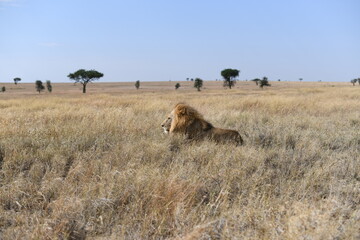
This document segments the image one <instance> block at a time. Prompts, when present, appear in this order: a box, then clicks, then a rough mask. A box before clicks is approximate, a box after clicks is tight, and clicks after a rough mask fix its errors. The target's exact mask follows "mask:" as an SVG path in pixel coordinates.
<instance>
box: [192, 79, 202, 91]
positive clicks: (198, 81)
mask: <svg viewBox="0 0 360 240" xmlns="http://www.w3.org/2000/svg"><path fill="white" fill-rule="evenodd" d="M202 86H203V80H202V79H200V78H195V81H194V88H196V89H197V90H198V91H199V92H200V88H202Z"/></svg>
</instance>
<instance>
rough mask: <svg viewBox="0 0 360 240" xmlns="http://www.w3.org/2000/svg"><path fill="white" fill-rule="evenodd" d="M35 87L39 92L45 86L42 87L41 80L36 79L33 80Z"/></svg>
mask: <svg viewBox="0 0 360 240" xmlns="http://www.w3.org/2000/svg"><path fill="white" fill-rule="evenodd" d="M35 88H36V91H38V92H39V94H40V92H41V91H44V89H45V87H44V85H43V82H42V81H40V80H37V81H36V82H35Z"/></svg>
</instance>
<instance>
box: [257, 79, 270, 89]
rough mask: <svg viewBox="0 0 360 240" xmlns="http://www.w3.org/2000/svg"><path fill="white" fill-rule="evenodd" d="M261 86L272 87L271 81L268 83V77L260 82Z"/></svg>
mask: <svg viewBox="0 0 360 240" xmlns="http://www.w3.org/2000/svg"><path fill="white" fill-rule="evenodd" d="M259 86H260V88H263V87H264V86H269V87H270V86H271V85H270V83H269V81H268V78H267V77H263V79H261V80H260V82H259Z"/></svg>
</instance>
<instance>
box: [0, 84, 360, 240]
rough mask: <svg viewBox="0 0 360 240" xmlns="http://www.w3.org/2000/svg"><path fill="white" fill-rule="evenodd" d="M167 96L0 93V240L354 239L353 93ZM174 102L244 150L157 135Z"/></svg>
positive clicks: (358, 222)
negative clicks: (239, 139) (239, 140)
mask: <svg viewBox="0 0 360 240" xmlns="http://www.w3.org/2000/svg"><path fill="white" fill-rule="evenodd" d="M175 83H176V82H174V81H173V82H157V83H146V82H142V83H141V89H139V90H136V89H135V87H134V83H101V82H98V83H94V84H89V85H88V89H87V90H88V93H86V94H82V93H81V86H80V85H76V86H74V85H73V84H71V83H68V84H65V83H63V84H60V83H58V84H56V83H54V84H53V93H51V94H50V93H46V92H44V93H41V94H38V93H36V91H35V84H25V83H19V84H18V85H17V86H15V85H14V84H10V83H8V84H0V87H1V86H3V85H5V86H6V88H7V90H6V92H5V93H0V111H1V114H0V126H1V131H0V239H187V240H189V239H360V107H359V104H360V86H358V85H356V86H352V85H351V84H350V83H325V82H324V83H307V82H301V83H300V82H272V86H271V87H269V88H264V89H263V90H261V89H259V88H258V87H257V86H255V84H254V83H253V82H244V81H243V82H238V83H237V85H236V87H235V88H234V89H231V90H229V89H224V88H223V87H222V83H221V82H215V81H213V82H208V81H205V82H204V87H205V88H204V89H203V90H202V91H201V92H197V91H196V89H195V88H192V87H191V84H192V83H191V82H180V84H181V85H182V87H181V88H180V89H179V90H176V91H175V90H174V85H175ZM178 102H186V103H188V104H189V105H191V106H193V107H195V108H196V109H198V110H199V111H200V112H201V113H202V114H203V115H204V117H205V119H206V120H208V121H210V122H211V123H213V124H214V126H216V127H224V128H231V129H236V130H238V131H239V132H240V134H241V135H242V136H243V138H244V141H245V145H244V146H240V147H236V146H233V145H221V144H220V145H216V144H215V143H214V142H211V141H203V142H195V143H185V142H182V141H181V139H172V138H170V137H169V136H168V135H165V134H164V133H163V131H162V129H161V127H160V123H161V122H162V121H163V120H164V118H165V117H166V115H167V114H168V113H169V112H170V111H171V110H172V108H173V107H174V106H175V104H176V103H178ZM174 143H175V144H177V146H178V150H177V151H172V150H171V148H170V146H172V145H173V144H174Z"/></svg>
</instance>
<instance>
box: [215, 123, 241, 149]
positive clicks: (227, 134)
mask: <svg viewBox="0 0 360 240" xmlns="http://www.w3.org/2000/svg"><path fill="white" fill-rule="evenodd" d="M209 137H210V138H211V139H213V140H214V141H216V142H235V143H236V144H239V145H241V144H243V139H242V138H241V135H240V133H239V132H238V131H236V130H232V129H223V128H215V127H214V128H212V129H211V132H210V133H209Z"/></svg>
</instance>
